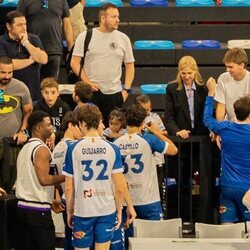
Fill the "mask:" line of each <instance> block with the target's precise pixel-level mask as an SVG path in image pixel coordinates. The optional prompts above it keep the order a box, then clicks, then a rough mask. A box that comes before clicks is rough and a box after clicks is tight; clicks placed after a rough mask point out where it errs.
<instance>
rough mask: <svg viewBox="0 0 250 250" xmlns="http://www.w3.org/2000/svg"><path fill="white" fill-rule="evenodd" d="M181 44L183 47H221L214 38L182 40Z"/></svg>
mask: <svg viewBox="0 0 250 250" xmlns="http://www.w3.org/2000/svg"><path fill="white" fill-rule="evenodd" d="M181 44H182V47H183V48H184V49H219V48H220V47H221V44H220V43H219V42H218V41H216V40H184V41H182V42H181Z"/></svg>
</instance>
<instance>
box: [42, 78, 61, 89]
mask: <svg viewBox="0 0 250 250" xmlns="http://www.w3.org/2000/svg"><path fill="white" fill-rule="evenodd" d="M45 88H56V89H57V90H59V85H58V82H57V81H56V79H55V78H54V77H46V78H44V79H43V80H42V82H41V90H44V89H45Z"/></svg>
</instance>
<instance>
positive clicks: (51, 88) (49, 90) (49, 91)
mask: <svg viewBox="0 0 250 250" xmlns="http://www.w3.org/2000/svg"><path fill="white" fill-rule="evenodd" d="M41 89H42V96H43V99H42V100H41V101H40V102H38V103H37V104H36V105H35V106H34V110H42V111H44V112H46V113H48V114H49V116H50V119H51V122H52V126H53V130H54V133H55V135H56V142H57V141H58V140H59V137H58V130H59V128H60V126H61V122H62V119H63V117H64V115H65V114H66V113H67V112H68V111H69V110H70V108H69V106H68V104H67V103H65V102H63V101H62V100H61V98H60V97H59V95H60V92H59V86H58V83H57V81H56V80H55V79H54V78H53V77H47V78H44V79H43V81H42V83H41ZM51 146H52V149H53V148H54V145H53V143H52V145H51Z"/></svg>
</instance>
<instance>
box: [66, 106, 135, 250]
mask: <svg viewBox="0 0 250 250" xmlns="http://www.w3.org/2000/svg"><path fill="white" fill-rule="evenodd" d="M101 119H102V115H101V112H100V111H99V109H98V108H97V107H96V106H95V105H90V104H89V105H86V106H83V107H81V108H80V109H79V111H78V120H79V122H80V129H81V131H82V133H83V135H84V139H83V140H80V141H78V142H75V143H73V144H70V145H69V146H68V150H67V154H66V159H65V163H64V167H63V173H64V174H65V175H66V184H65V195H66V205H67V215H68V224H69V226H71V227H72V225H73V241H72V242H73V246H74V247H75V248H78V249H79V248H80V249H81V248H87V249H88V248H89V247H91V246H93V245H94V244H95V249H103V250H105V249H106V250H108V249H109V245H110V240H111V239H112V236H113V232H114V226H115V221H116V212H117V218H118V224H117V227H118V226H119V225H120V222H121V208H122V202H123V199H124V197H125V195H127V194H128V191H127V186H126V182H125V179H124V176H123V174H122V171H123V168H122V162H121V155H120V152H119V149H118V148H117V147H116V146H115V145H113V144H111V143H109V142H107V141H105V140H103V139H102V138H101V137H100V134H102V132H103V127H104V126H103V123H102V120H101ZM99 168H101V169H99ZM128 207H131V209H130V211H133V207H132V204H131V202H130V204H128ZM72 221H73V223H72ZM79 233H80V235H79ZM82 234H84V235H82ZM83 236H84V237H83Z"/></svg>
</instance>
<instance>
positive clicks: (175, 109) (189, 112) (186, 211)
mask: <svg viewBox="0 0 250 250" xmlns="http://www.w3.org/2000/svg"><path fill="white" fill-rule="evenodd" d="M206 95H207V88H206V86H205V85H203V83H202V78H201V75H200V73H199V68H198V66H197V63H196V61H195V59H194V58H193V57H191V56H184V57H182V58H181V59H180V61H179V64H178V73H177V76H176V80H175V81H173V82H171V83H169V84H168V85H167V91H166V102H165V103H166V107H165V114H164V124H165V127H166V130H167V131H168V134H169V135H175V136H179V137H181V138H182V139H185V140H186V139H188V138H189V137H190V136H191V135H208V133H209V131H208V130H207V128H206V127H205V126H204V124H203V122H202V119H203V111H204V106H205V99H206ZM196 146H197V147H196ZM193 150H194V151H193V152H196V153H195V154H193V159H192V160H193V169H192V171H193V172H196V171H199V169H198V168H197V166H199V163H200V162H199V151H198V150H199V147H198V145H195V148H194V149H193ZM180 154H181V155H180V162H179V163H180V169H179V170H177V168H176V166H177V162H176V161H177V159H169V160H168V164H169V166H170V168H169V175H173V177H175V178H176V179H178V177H177V176H178V175H180V189H181V190H180V191H181V196H180V216H181V217H182V220H183V222H186V223H185V224H184V225H189V224H190V222H192V221H191V220H192V211H191V209H190V205H189V204H190V203H189V202H190V192H191V190H190V181H189V180H190V178H191V176H190V168H191V166H190V144H188V143H182V144H181V149H180ZM171 166H172V167H171ZM196 168H197V169H196ZM171 171H173V173H171ZM177 171H180V172H179V173H178V172H177ZM185 230H186V229H185ZM188 232H189V229H188V231H187V233H188Z"/></svg>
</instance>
